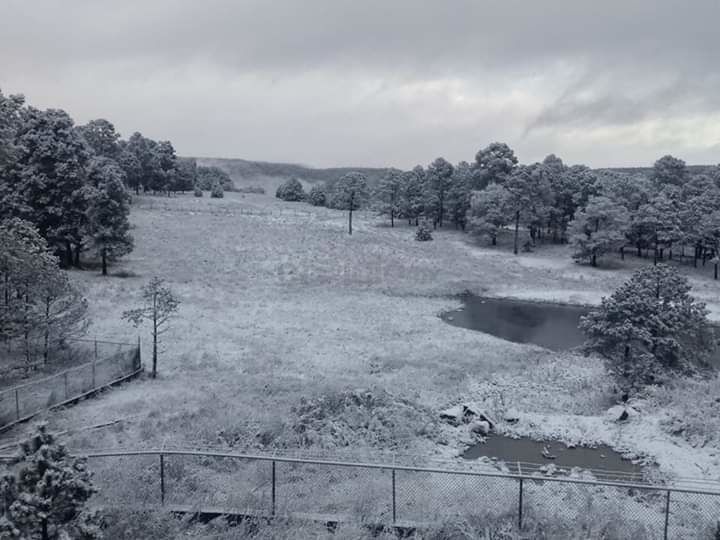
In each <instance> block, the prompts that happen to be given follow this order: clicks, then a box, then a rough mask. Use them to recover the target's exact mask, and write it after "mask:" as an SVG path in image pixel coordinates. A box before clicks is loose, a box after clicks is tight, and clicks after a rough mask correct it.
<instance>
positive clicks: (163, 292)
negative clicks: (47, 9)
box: [122, 277, 180, 379]
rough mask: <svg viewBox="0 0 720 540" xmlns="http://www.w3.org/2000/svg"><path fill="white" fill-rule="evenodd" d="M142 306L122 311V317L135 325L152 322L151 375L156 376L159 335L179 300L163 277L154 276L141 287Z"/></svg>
mask: <svg viewBox="0 0 720 540" xmlns="http://www.w3.org/2000/svg"><path fill="white" fill-rule="evenodd" d="M142 300H143V306H142V307H140V308H137V309H131V310H128V311H125V312H123V315H122V317H123V319H125V320H127V321H129V322H131V323H132V324H133V325H135V327H138V326H139V325H141V324H142V323H143V322H144V321H149V322H151V323H152V329H151V331H152V337H153V357H152V377H153V379H154V378H155V377H156V376H157V360H158V344H159V342H160V336H161V335H162V334H164V333H165V332H166V331H167V329H168V327H167V325H168V322H169V321H170V319H171V318H172V317H173V315H174V314H175V312H176V311H177V310H178V308H179V307H180V300H178V298H177V297H176V296H175V293H173V291H172V289H170V287H168V286H167V285H166V284H165V281H164V280H163V279H160V278H159V277H154V278H152V279H151V280H150V282H149V283H148V284H147V285H145V286H144V287H143V288H142Z"/></svg>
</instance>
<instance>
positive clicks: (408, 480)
mask: <svg viewBox="0 0 720 540" xmlns="http://www.w3.org/2000/svg"><path fill="white" fill-rule="evenodd" d="M88 458H89V462H88V466H89V467H90V469H91V470H93V471H94V473H95V483H96V485H97V487H98V489H99V494H98V495H97V496H96V501H95V503H96V504H97V505H98V506H107V507H116V506H130V507H135V508H143V509H147V508H148V507H156V506H164V507H165V508H166V509H168V510H170V511H173V512H177V513H183V514H200V515H204V516H205V517H207V516H211V517H212V516H222V515H225V516H231V517H233V516H234V517H235V518H240V519H241V518H242V517H243V516H244V517H254V518H257V517H265V518H272V517H283V518H285V517H287V518H298V519H306V520H313V521H316V522H320V523H324V524H326V525H327V526H328V527H329V528H332V527H336V526H338V524H343V523H355V524H363V525H365V526H367V527H369V528H371V529H373V530H378V529H382V528H385V529H388V530H389V529H393V528H394V529H396V531H399V532H403V531H404V532H407V531H409V530H414V529H421V530H422V529H424V528H430V529H432V528H438V527H442V526H447V524H448V523H461V524H468V523H476V524H482V527H483V530H487V531H496V533H499V532H502V531H504V532H503V534H506V533H508V532H511V533H513V534H518V535H520V533H522V534H521V535H520V537H528V538H536V537H537V538H566V537H570V538H578V537H582V538H635V539H654V538H678V539H680V538H708V539H710V538H716V536H715V534H716V533H717V531H718V518H720V485H718V486H716V487H713V488H712V489H710V488H709V487H708V489H707V490H706V491H699V490H690V489H681V488H676V487H669V486H662V485H653V484H644V483H641V482H632V483H630V482H628V483H622V482H613V481H599V480H592V479H587V478H573V477H570V478H568V477H557V476H555V477H553V476H543V475H541V474H540V473H532V474H520V473H517V474H513V473H501V472H499V471H497V470H496V469H492V468H488V469H487V470H483V471H467V470H453V469H432V468H423V467H415V466H400V465H395V464H370V463H355V462H339V461H326V460H311V459H304V458H292V457H282V456H277V455H273V456H264V455H248V454H230V453H228V454H225V453H218V452H210V451H191V450H170V449H162V450H141V451H134V452H106V453H96V454H90V455H89V456H88ZM708 485H709V484H708ZM715 488H717V490H715ZM488 537H493V536H488Z"/></svg>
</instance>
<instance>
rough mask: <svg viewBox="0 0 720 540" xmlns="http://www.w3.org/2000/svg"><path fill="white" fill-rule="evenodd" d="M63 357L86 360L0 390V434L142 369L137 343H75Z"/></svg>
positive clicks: (85, 341)
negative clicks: (41, 413) (57, 371)
mask: <svg viewBox="0 0 720 540" xmlns="http://www.w3.org/2000/svg"><path fill="white" fill-rule="evenodd" d="M65 354H66V355H73V356H74V357H75V358H82V359H87V361H86V362H85V363H83V364H80V365H78V366H75V367H72V368H69V369H66V370H64V371H61V372H59V373H55V374H53V375H50V376H48V377H42V378H39V379H34V380H31V381H29V382H27V383H24V384H19V385H17V386H13V387H10V388H6V389H3V390H0V431H3V430H6V429H8V428H9V427H11V426H13V425H15V424H17V423H18V422H23V421H25V420H28V419H30V418H32V417H33V416H35V415H36V414H38V413H39V412H41V411H44V410H47V409H51V408H54V407H58V406H61V405H65V404H68V403H71V402H73V401H75V400H77V399H79V398H82V397H84V396H86V395H88V394H90V393H92V392H95V391H97V390H99V389H101V388H104V387H106V386H109V385H112V384H114V383H116V382H120V381H122V380H125V379H127V378H129V377H132V376H134V375H136V374H137V373H139V372H140V370H141V369H142V364H141V359H140V344H139V343H134V344H131V343H118V342H111V341H97V340H74V341H73V345H72V347H70V348H69V349H67V351H66V352H65Z"/></svg>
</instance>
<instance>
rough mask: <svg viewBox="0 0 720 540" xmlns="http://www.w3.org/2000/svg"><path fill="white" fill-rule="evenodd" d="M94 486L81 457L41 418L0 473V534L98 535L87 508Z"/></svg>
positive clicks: (42, 536)
mask: <svg viewBox="0 0 720 540" xmlns="http://www.w3.org/2000/svg"><path fill="white" fill-rule="evenodd" d="M95 492H96V490H95V488H94V486H93V484H92V475H91V473H90V472H89V471H88V470H87V468H86V464H85V460H84V459H81V458H73V457H71V456H70V455H69V454H68V452H67V450H66V449H65V447H64V446H63V445H62V444H59V443H58V442H57V441H56V439H55V437H54V436H53V435H52V434H50V433H49V432H48V431H47V428H46V426H45V424H40V425H38V426H37V427H36V429H35V431H34V433H33V434H32V435H30V437H29V438H28V439H27V440H25V441H23V442H22V443H20V448H19V450H18V453H17V455H16V456H15V458H14V459H13V462H12V463H11V465H10V467H9V468H8V469H7V471H6V472H4V473H2V475H1V476H0V538H17V539H24V538H28V539H29V538H39V539H42V540H49V539H51V538H82V539H85V540H91V539H93V538H101V537H102V535H101V532H100V528H99V526H98V520H97V518H96V516H94V515H93V514H92V513H90V512H88V511H87V510H86V508H85V505H86V503H87V501H88V500H89V499H90V497H91V496H92V495H93V494H94V493H95Z"/></svg>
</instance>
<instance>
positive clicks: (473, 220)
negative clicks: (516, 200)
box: [468, 184, 511, 246]
mask: <svg viewBox="0 0 720 540" xmlns="http://www.w3.org/2000/svg"><path fill="white" fill-rule="evenodd" d="M508 199H509V193H508V191H507V190H506V189H505V188H504V187H503V186H501V185H498V184H490V185H489V186H488V187H487V188H485V189H483V190H482V191H475V192H473V195H472V199H471V202H470V210H469V212H468V215H469V222H470V232H471V233H472V234H475V235H478V236H486V237H488V238H489V239H490V242H491V243H492V245H493V246H495V245H497V236H498V233H499V232H500V231H501V230H502V229H503V228H504V227H505V226H507V225H508V224H509V221H510V219H511V218H510V213H511V210H510V209H509V208H508Z"/></svg>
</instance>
